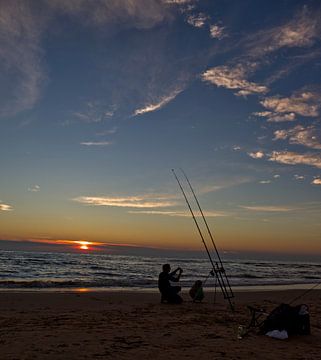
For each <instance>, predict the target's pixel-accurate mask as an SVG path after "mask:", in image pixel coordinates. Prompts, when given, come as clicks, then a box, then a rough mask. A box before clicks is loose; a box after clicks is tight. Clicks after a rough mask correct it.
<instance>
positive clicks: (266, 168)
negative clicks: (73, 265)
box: [0, 0, 321, 255]
mask: <svg viewBox="0 0 321 360" xmlns="http://www.w3.org/2000/svg"><path fill="white" fill-rule="evenodd" d="M320 75H321V3H320V1H318V0H306V1H303V0H300V1H296V0H277V1H276V0H273V1H272V0H269V1H267V0H261V1H256V0H242V1H238V0H217V1H216V0H114V1H113V0H96V1H89V0H68V1H64V0H38V1H28V0H24V1H19V0H11V1H7V0H1V1H0V95H1V96H0V169H1V170H0V171H1V173H0V174H1V175H0V240H2V241H0V249H1V248H6V249H8V248H9V249H10V245H12V246H11V248H15V249H16V248H19V247H20V248H23V249H26V248H27V249H28V248H30V249H36V248H39V249H40V248H41V249H44V248H46V246H48V249H49V247H50V246H51V247H52V246H55V247H58V248H61V249H68V248H70V247H72V246H76V245H75V244H81V243H79V242H80V241H83V242H84V241H85V242H87V243H89V244H90V248H91V249H93V250H94V249H96V250H97V251H98V249H105V250H106V251H107V252H108V249H110V248H111V247H115V246H116V247H122V246H124V247H126V249H128V248H129V249H130V248H132V249H133V250H135V249H136V248H150V249H153V251H155V249H156V250H157V249H160V250H162V251H163V250H164V249H177V250H181V251H186V250H201V249H202V242H201V239H200V238H199V235H198V232H197V229H196V227H195V226H194V224H193V220H192V218H191V216H190V214H189V212H188V208H187V206H186V203H185V200H184V198H183V196H182V193H181V191H180V188H179V186H178V184H177V182H176V180H175V178H174V176H173V173H172V171H171V169H175V171H176V173H177V175H178V177H179V179H180V180H181V181H182V184H183V186H184V188H185V189H186V190H187V187H186V182H185V180H184V176H183V174H182V172H181V170H180V169H183V170H184V171H185V172H186V174H187V175H188V177H189V179H190V181H191V183H192V186H193V188H194V190H195V193H196V195H197V197H198V199H199V202H200V204H201V206H202V209H203V212H204V214H205V216H206V218H207V221H208V224H209V226H210V228H211V230H212V232H213V234H214V235H215V241H216V244H217V246H218V248H219V249H220V250H223V251H226V252H231V253H233V252H240V251H241V252H242V251H243V252H246V251H248V252H250V251H252V252H262V253H264V252H265V253H275V254H276V253H284V254H315V255H318V254H319V255H321V221H320V219H321V124H320V118H321V115H320V114H321V77H320ZM188 196H189V199H190V200H191V205H192V208H193V210H195V216H196V218H197V219H198V221H199V222H200V223H201V218H200V217H199V216H198V215H199V214H198V212H197V208H196V207H195V203H194V202H193V201H192V198H191V196H190V193H188ZM82 244H83V243H82ZM82 246H83V250H86V249H84V246H85V247H86V246H87V245H82Z"/></svg>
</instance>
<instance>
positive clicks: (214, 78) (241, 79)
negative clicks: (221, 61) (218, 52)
mask: <svg viewBox="0 0 321 360" xmlns="http://www.w3.org/2000/svg"><path fill="white" fill-rule="evenodd" d="M246 72H247V71H246V69H245V67H244V66H242V65H238V66H236V67H228V66H225V65H223V66H217V67H214V68H212V69H209V70H207V71H205V72H204V73H203V74H202V80H203V81H206V82H209V83H211V84H214V85H216V86H218V87H224V88H227V89H233V90H234V89H235V90H238V91H237V93H236V95H241V96H247V95H251V94H265V93H266V92H268V88H267V87H266V86H264V85H259V84H256V83H254V82H250V81H248V80H246Z"/></svg>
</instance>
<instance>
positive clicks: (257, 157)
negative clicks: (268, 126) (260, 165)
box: [248, 150, 265, 159]
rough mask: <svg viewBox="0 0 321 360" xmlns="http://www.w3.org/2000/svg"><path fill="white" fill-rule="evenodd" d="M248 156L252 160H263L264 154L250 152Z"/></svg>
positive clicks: (261, 152)
mask: <svg viewBox="0 0 321 360" xmlns="http://www.w3.org/2000/svg"><path fill="white" fill-rule="evenodd" d="M248 155H249V156H250V157H251V158H253V159H263V158H264V156H265V154H264V152H263V151H261V150H260V151H256V152H250V153H248Z"/></svg>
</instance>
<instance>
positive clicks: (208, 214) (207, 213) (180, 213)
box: [129, 210, 228, 218]
mask: <svg viewBox="0 0 321 360" xmlns="http://www.w3.org/2000/svg"><path fill="white" fill-rule="evenodd" d="M129 213H131V214H144V215H162V216H171V217H188V218H189V217H191V214H190V213H189V212H188V211H156V210H154V211H140V210H138V211H136V210H131V211H129ZM203 214H204V216H205V217H207V218H210V217H224V216H228V215H227V214H226V213H224V212H214V211H204V212H203ZM194 215H195V217H201V216H202V215H201V214H200V213H199V212H195V213H194Z"/></svg>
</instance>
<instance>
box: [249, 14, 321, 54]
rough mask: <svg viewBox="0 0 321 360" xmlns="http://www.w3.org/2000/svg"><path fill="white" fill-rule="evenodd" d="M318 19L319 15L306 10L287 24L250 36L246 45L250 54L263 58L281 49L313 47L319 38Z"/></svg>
mask: <svg viewBox="0 0 321 360" xmlns="http://www.w3.org/2000/svg"><path fill="white" fill-rule="evenodd" d="M318 19H319V14H316V13H311V12H310V11H309V10H308V9H307V8H304V9H303V10H302V11H300V12H298V13H297V14H296V15H295V16H294V17H293V18H292V19H291V20H290V21H288V22H287V23H285V24H282V25H279V26H275V27H273V28H270V29H265V30H262V31H259V32H258V33H256V34H254V35H251V36H249V37H248V39H247V45H246V46H247V48H248V49H249V53H250V54H251V55H252V56H256V57H261V56H264V55H267V54H270V53H272V52H275V51H277V50H279V49H281V48H286V47H288V48H290V47H308V46H311V45H313V43H314V42H315V41H316V39H317V38H318V36H319V32H320V25H319V21H318Z"/></svg>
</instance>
